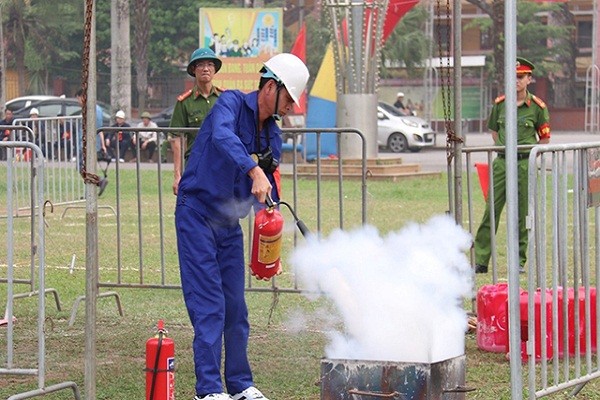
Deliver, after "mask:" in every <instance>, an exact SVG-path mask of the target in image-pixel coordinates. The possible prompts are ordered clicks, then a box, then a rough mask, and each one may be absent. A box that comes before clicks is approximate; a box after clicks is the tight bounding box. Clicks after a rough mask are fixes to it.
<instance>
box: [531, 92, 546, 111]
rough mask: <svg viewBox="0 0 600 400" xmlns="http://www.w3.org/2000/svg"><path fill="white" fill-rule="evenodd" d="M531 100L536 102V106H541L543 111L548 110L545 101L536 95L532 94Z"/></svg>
mask: <svg viewBox="0 0 600 400" xmlns="http://www.w3.org/2000/svg"><path fill="white" fill-rule="evenodd" d="M531 99H532V100H533V101H535V104H537V105H538V106H540V108H541V109H542V110H543V109H544V108H546V103H544V100H542V99H540V98H539V97H537V96H536V95H534V94H532V95H531Z"/></svg>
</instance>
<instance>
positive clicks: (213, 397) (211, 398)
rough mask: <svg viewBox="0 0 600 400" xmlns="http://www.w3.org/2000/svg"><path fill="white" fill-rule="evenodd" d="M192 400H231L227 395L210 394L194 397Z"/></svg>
mask: <svg viewBox="0 0 600 400" xmlns="http://www.w3.org/2000/svg"><path fill="white" fill-rule="evenodd" d="M194 400H231V396H230V395H228V394H227V393H212V394H207V395H206V396H202V397H199V396H196V397H194Z"/></svg>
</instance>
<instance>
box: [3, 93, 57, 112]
mask: <svg viewBox="0 0 600 400" xmlns="http://www.w3.org/2000/svg"><path fill="white" fill-rule="evenodd" d="M57 98H58V97H57V96H48V95H32V96H22V97H16V98H14V99H12V100H9V101H7V102H6V104H5V105H4V108H5V109H6V108H8V109H9V110H11V111H13V112H14V111H17V110H19V109H21V108H24V107H29V106H30V105H31V103H36V102H38V101H42V100H49V99H57Z"/></svg>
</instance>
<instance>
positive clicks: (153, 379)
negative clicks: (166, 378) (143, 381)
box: [149, 330, 164, 400]
mask: <svg viewBox="0 0 600 400" xmlns="http://www.w3.org/2000/svg"><path fill="white" fill-rule="evenodd" d="M163 334H164V332H163V331H162V330H159V331H158V348H157V349H156V359H155V360H154V368H152V385H151V386H150V399H149V400H154V386H155V385H156V376H157V375H158V372H159V371H158V363H159V361H160V349H161V347H162V340H163Z"/></svg>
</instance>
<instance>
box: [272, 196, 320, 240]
mask: <svg viewBox="0 0 600 400" xmlns="http://www.w3.org/2000/svg"><path fill="white" fill-rule="evenodd" d="M265 204H266V205H267V207H269V208H274V207H275V206H276V205H277V204H283V205H284V206H286V207H287V208H288V210H290V213H291V214H292V217H294V222H296V226H297V227H298V229H299V230H300V233H302V236H304V237H305V238H308V237H309V236H311V232H310V230H309V229H308V227H307V226H306V224H305V223H304V222H302V220H301V219H300V218H298V216H297V215H296V213H295V212H294V209H293V208H292V206H290V205H289V204H288V203H286V202H285V201H279V202H278V203H277V204H276V203H275V202H274V201H273V200H272V199H271V197H270V196H268V195H267V198H266V199H265Z"/></svg>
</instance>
